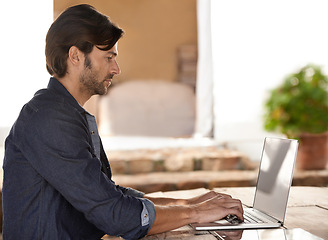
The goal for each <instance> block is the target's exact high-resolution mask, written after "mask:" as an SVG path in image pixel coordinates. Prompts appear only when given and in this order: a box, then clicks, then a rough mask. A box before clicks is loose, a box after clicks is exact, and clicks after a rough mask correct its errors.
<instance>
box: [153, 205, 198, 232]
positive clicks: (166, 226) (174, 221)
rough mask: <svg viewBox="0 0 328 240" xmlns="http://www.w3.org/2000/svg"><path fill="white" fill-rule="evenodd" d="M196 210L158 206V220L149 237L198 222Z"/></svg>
mask: <svg viewBox="0 0 328 240" xmlns="http://www.w3.org/2000/svg"><path fill="white" fill-rule="evenodd" d="M195 217H196V214H195V210H194V209H193V208H192V207H190V206H159V205H157V206H156V219H155V222H154V224H153V226H152V228H151V229H150V231H149V233H148V234H149V235H152V234H157V233H162V232H167V231H170V230H173V229H176V228H179V227H182V226H184V225H187V224H189V223H192V222H196V219H195Z"/></svg>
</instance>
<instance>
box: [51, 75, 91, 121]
mask: <svg viewBox="0 0 328 240" xmlns="http://www.w3.org/2000/svg"><path fill="white" fill-rule="evenodd" d="M48 89H49V90H54V91H56V92H57V93H59V94H60V95H62V96H63V97H64V99H65V101H68V103H69V104H71V105H72V106H73V107H75V108H76V109H77V110H78V111H79V112H80V113H87V114H89V115H91V114H90V113H88V112H87V111H86V110H85V109H84V108H83V107H82V106H81V105H80V104H79V103H78V102H77V101H76V99H75V98H74V97H73V96H72V95H71V94H70V92H69V91H68V90H67V89H66V88H65V87H64V85H63V84H61V82H59V81H58V80H57V79H56V78H54V77H51V78H50V80H49V83H48Z"/></svg>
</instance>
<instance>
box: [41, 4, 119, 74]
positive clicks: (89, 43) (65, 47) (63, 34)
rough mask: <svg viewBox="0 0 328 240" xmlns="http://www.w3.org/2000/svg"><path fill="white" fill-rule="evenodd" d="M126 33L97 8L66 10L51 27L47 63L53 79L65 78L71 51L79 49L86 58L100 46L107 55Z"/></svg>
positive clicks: (85, 6)
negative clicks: (55, 77) (74, 48)
mask: <svg viewBox="0 0 328 240" xmlns="http://www.w3.org/2000/svg"><path fill="white" fill-rule="evenodd" d="M122 35H123V30H122V29H120V28H119V27H117V26H115V25H114V24H113V23H112V22H111V21H110V20H109V19H108V17H107V16H105V15H103V14H101V13H100V12H98V11H97V10H96V9H95V8H94V7H92V6H90V5H87V4H81V5H77V6H73V7H70V8H68V9H66V10H65V11H64V12H63V13H62V14H61V15H60V16H59V17H58V18H57V19H56V20H55V21H54V22H53V24H52V25H51V27H50V28H49V31H48V33H47V37H46V49H45V53H46V62H47V70H48V72H49V73H50V75H54V74H56V75H57V76H58V77H64V76H65V74H66V72H67V58H68V51H69V49H70V48H71V47H72V46H76V47H77V48H78V49H79V50H80V51H82V52H83V53H84V54H85V55H87V54H89V53H90V52H91V51H92V49H93V47H94V46H95V45H97V47H98V48H99V49H100V50H103V51H107V50H109V49H111V48H112V47H113V46H114V45H115V43H116V42H117V41H118V40H119V39H120V38H121V37H122Z"/></svg>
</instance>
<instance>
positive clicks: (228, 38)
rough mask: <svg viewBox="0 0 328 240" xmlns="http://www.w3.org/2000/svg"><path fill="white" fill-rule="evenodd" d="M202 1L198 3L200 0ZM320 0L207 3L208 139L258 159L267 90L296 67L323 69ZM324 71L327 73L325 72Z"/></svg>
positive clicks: (325, 53) (326, 41)
mask: <svg viewBox="0 0 328 240" xmlns="http://www.w3.org/2000/svg"><path fill="white" fill-rule="evenodd" d="M200 1H202V0H200ZM327 9H328V2H327V1H326V0H275V1H263V0H247V1H245V0H229V1H225V0H212V1H211V16H212V22H211V25H212V47H213V71H214V76H213V78H214V104H215V106H214V114H215V129H214V136H215V138H216V139H217V140H218V141H219V142H227V143H228V145H229V146H232V147H235V148H237V149H239V150H241V151H243V152H245V153H247V154H248V155H249V156H250V157H251V159H253V160H258V159H259V158H260V153H261V148H262V143H263V138H264V137H265V136H269V135H272V134H269V133H267V132H265V131H264V130H263V120H262V115H263V105H264V99H266V98H267V96H268V95H267V93H268V90H269V89H272V88H273V87H275V86H277V85H278V84H280V83H281V82H282V80H283V78H284V77H285V76H286V75H287V74H289V73H291V72H293V71H296V70H298V68H300V67H301V66H303V65H305V64H308V63H314V64H319V65H322V66H323V67H324V68H325V70H327V66H328V31H327V23H328V14H327ZM326 72H327V71H326Z"/></svg>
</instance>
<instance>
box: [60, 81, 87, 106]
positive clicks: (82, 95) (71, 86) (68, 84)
mask: <svg viewBox="0 0 328 240" xmlns="http://www.w3.org/2000/svg"><path fill="white" fill-rule="evenodd" d="M56 79H57V80H58V81H59V82H60V83H61V84H63V86H64V87H65V88H66V89H67V91H68V92H69V93H70V94H71V95H72V96H73V97H74V98H75V100H76V101H77V102H78V103H79V104H80V105H81V106H82V107H83V105H84V104H85V103H86V102H87V101H88V100H89V99H90V98H91V96H90V94H88V93H86V92H85V91H83V90H82V89H81V85H80V82H79V80H78V79H76V78H72V77H70V76H69V75H68V76H67V75H66V76H65V77H63V78H58V77H56Z"/></svg>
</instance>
